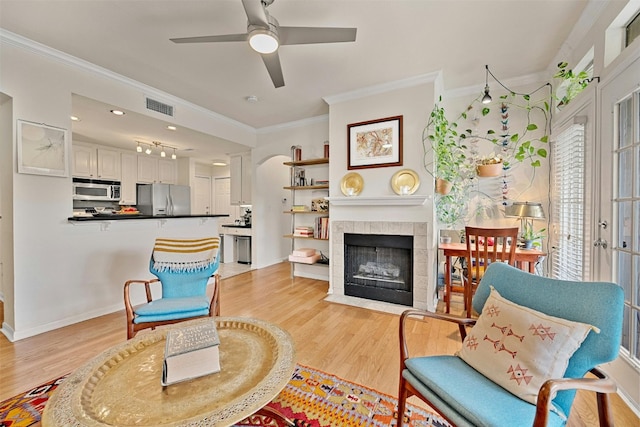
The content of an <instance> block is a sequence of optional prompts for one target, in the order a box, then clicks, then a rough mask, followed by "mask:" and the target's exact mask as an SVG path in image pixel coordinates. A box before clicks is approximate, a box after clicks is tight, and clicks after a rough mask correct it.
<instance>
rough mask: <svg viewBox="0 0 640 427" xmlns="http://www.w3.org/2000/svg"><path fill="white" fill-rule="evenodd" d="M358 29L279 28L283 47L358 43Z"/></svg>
mask: <svg viewBox="0 0 640 427" xmlns="http://www.w3.org/2000/svg"><path fill="white" fill-rule="evenodd" d="M357 30H358V29H357V28H330V27H278V37H279V38H280V44H281V45H288V44H313V43H341V42H354V41H356V32H357Z"/></svg>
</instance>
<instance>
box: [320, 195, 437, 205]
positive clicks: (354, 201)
mask: <svg viewBox="0 0 640 427" xmlns="http://www.w3.org/2000/svg"><path fill="white" fill-rule="evenodd" d="M429 198H431V196H424V195H418V196H379V197H360V196H352V197H325V199H326V200H328V201H329V203H331V204H333V205H336V206H419V205H424V202H425V201H426V200H427V199H429Z"/></svg>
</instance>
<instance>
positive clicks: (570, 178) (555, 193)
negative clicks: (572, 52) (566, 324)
mask: <svg viewBox="0 0 640 427" xmlns="http://www.w3.org/2000/svg"><path fill="white" fill-rule="evenodd" d="M581 119H582V120H577V121H583V122H586V120H584V118H581ZM551 151H552V152H551V161H552V174H551V189H552V191H551V224H552V225H553V233H552V234H551V235H550V238H551V239H552V241H551V245H552V248H553V251H551V256H550V258H551V272H550V273H551V276H552V277H553V278H556V279H562V280H584V278H585V274H586V272H587V271H588V268H589V261H590V260H589V251H588V250H586V249H585V248H588V245H587V243H586V236H585V221H586V218H585V209H586V201H585V123H574V124H571V125H569V126H568V127H567V128H565V129H564V130H562V131H561V132H559V133H558V136H557V137H556V138H555V141H554V142H552V150H551Z"/></svg>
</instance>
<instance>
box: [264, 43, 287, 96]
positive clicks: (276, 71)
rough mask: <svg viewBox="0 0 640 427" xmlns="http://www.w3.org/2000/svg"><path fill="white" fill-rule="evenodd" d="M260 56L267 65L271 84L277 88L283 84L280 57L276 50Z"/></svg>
mask: <svg viewBox="0 0 640 427" xmlns="http://www.w3.org/2000/svg"><path fill="white" fill-rule="evenodd" d="M261 56H262V61H263V62H264V65H265V66H266V67H267V71H268V72H269V75H270V76H271V81H272V82H273V86H275V87H277V88H278V87H282V86H284V76H283V75H282V67H281V66H280V57H279V56H278V51H275V52H273V53H269V54H265V55H261Z"/></svg>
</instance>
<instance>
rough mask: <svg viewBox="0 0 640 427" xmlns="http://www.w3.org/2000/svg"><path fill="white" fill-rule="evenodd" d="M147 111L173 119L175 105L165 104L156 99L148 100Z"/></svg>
mask: <svg viewBox="0 0 640 427" xmlns="http://www.w3.org/2000/svg"><path fill="white" fill-rule="evenodd" d="M147 110H151V111H157V112H158V113H160V114H164V115H167V116H171V117H173V105H169V104H165V103H163V102H160V101H156V100H155V99H151V98H147Z"/></svg>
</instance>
